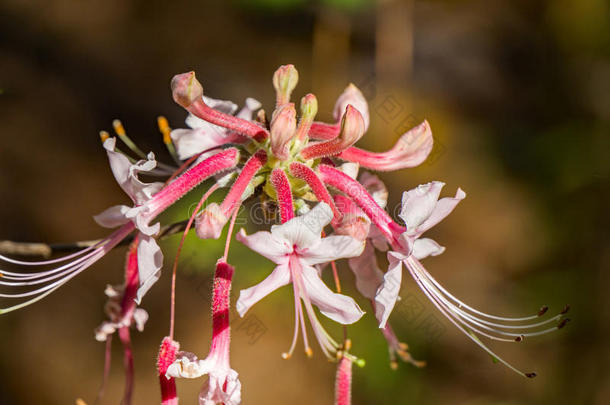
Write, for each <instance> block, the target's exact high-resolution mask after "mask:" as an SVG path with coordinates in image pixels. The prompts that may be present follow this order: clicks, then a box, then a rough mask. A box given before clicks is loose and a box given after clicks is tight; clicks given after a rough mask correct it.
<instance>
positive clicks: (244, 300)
mask: <svg viewBox="0 0 610 405" xmlns="http://www.w3.org/2000/svg"><path fill="white" fill-rule="evenodd" d="M289 282H290V270H289V269H288V265H287V264H280V265H278V266H277V267H276V268H275V269H274V270H273V271H272V272H271V274H269V275H268V276H267V278H266V279H264V280H263V281H261V282H260V283H258V284H257V285H255V286H252V287H250V288H246V289H245V290H241V291H240V292H239V299H238V300H237V303H236V304H235V307H236V308H237V312H239V316H241V317H243V316H244V314H245V313H246V312H248V310H249V309H250V307H251V306H252V305H254V304H256V303H257V302H258V301H260V300H261V299H263V298H264V297H266V296H267V295H269V294H271V293H272V292H273V291H275V290H277V289H278V288H280V287H283V286H285V285H286V284H288V283H289Z"/></svg>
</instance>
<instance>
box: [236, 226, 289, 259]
mask: <svg viewBox="0 0 610 405" xmlns="http://www.w3.org/2000/svg"><path fill="white" fill-rule="evenodd" d="M235 239H237V240H238V241H240V242H241V243H243V244H244V245H246V246H248V247H249V248H250V249H252V250H254V251H255V252H256V253H258V254H260V255H262V256H264V257H266V258H267V259H269V260H271V261H272V262H274V263H277V264H280V263H285V262H286V261H287V260H288V259H287V258H286V255H289V254H290V253H292V251H293V248H292V245H291V244H290V243H289V242H288V241H287V240H286V239H283V238H279V237H277V236H275V235H273V234H272V233H271V232H267V231H259V232H256V233H253V234H252V235H247V234H246V231H245V230H244V229H243V228H242V229H240V231H239V233H238V234H237V235H236V236H235Z"/></svg>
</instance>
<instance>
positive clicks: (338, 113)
mask: <svg viewBox="0 0 610 405" xmlns="http://www.w3.org/2000/svg"><path fill="white" fill-rule="evenodd" d="M348 104H351V105H352V106H353V107H354V108H356V109H357V110H358V111H359V112H360V114H361V115H362V119H363V120H364V130H365V131H366V130H367V129H368V127H369V121H370V117H369V105H368V103H367V102H366V99H365V98H364V96H363V95H362V92H361V91H360V90H359V89H358V88H357V87H356V86H355V85H353V84H351V83H350V84H349V86H347V87H346V89H345V90H344V91H343V93H341V95H340V96H339V98H338V99H337V102H336V103H335V108H334V109H333V116H334V117H335V120H336V121H339V120H341V117H342V116H343V114H344V113H345V109H346V108H347V105H348Z"/></svg>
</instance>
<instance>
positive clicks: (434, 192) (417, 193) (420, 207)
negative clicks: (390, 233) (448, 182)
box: [399, 181, 445, 232]
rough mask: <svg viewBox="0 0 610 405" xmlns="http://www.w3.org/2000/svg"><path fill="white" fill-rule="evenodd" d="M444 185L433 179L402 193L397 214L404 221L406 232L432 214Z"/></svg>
mask: <svg viewBox="0 0 610 405" xmlns="http://www.w3.org/2000/svg"><path fill="white" fill-rule="evenodd" d="M444 185H445V183H442V182H440V181H433V182H431V183H427V184H422V185H420V186H417V187H416V188H414V189H412V190H409V191H405V192H404V193H403V195H402V209H401V211H400V214H399V216H400V217H401V218H402V220H403V221H405V224H406V225H407V232H410V231H411V230H414V229H415V228H417V227H418V226H419V225H421V224H422V223H423V222H424V221H425V220H426V219H428V217H429V216H430V214H432V211H433V210H434V207H435V206H436V202H437V201H438V196H439V194H440V193H441V189H442V188H443V186H444Z"/></svg>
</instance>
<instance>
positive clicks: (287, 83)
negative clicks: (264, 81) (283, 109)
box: [273, 65, 299, 106]
mask: <svg viewBox="0 0 610 405" xmlns="http://www.w3.org/2000/svg"><path fill="white" fill-rule="evenodd" d="M298 82H299V72H297V70H296V69H295V67H294V65H282V66H280V67H279V68H278V69H277V70H276V71H275V73H274V74H273V87H274V88H275V93H276V99H277V105H278V106H280V105H282V104H286V103H288V102H290V95H291V94H292V91H293V90H294V88H295V87H297V83H298Z"/></svg>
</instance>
